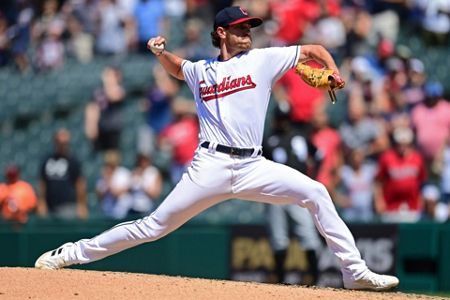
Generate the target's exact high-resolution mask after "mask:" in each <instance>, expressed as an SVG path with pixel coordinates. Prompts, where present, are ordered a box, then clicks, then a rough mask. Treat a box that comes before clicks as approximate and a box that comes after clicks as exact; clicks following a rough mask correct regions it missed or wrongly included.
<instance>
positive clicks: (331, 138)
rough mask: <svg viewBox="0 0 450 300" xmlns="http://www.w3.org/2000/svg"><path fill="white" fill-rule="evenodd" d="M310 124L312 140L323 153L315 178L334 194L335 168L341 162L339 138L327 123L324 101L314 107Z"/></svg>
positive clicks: (336, 168) (336, 132)
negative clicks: (311, 126)
mask: <svg viewBox="0 0 450 300" xmlns="http://www.w3.org/2000/svg"><path fill="white" fill-rule="evenodd" d="M312 125H313V132H312V142H313V144H314V146H316V147H317V148H318V149H319V150H320V151H321V152H322V153H323V159H322V163H321V166H320V168H319V170H318V173H317V177H316V178H317V181H319V182H321V183H323V184H324V185H325V186H326V187H327V189H328V190H329V191H330V193H331V194H334V192H335V188H336V186H335V184H336V182H337V174H338V173H337V170H338V168H339V167H340V165H341V164H342V153H341V150H340V149H341V138H340V136H339V133H338V131H337V130H336V129H334V128H332V127H331V126H330V125H329V123H328V115H327V113H326V105H325V103H324V104H322V105H318V106H317V107H315V109H314V115H313V119H312Z"/></svg>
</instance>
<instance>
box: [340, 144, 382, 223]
mask: <svg viewBox="0 0 450 300" xmlns="http://www.w3.org/2000/svg"><path fill="white" fill-rule="evenodd" d="M348 161H349V162H348V163H345V164H344V165H343V166H342V167H341V168H340V170H339V177H338V180H339V182H338V183H337V184H336V185H337V186H338V189H337V190H338V191H339V192H337V193H336V194H335V198H334V199H335V201H336V204H337V205H338V206H339V207H340V209H341V214H342V217H343V218H344V219H345V220H347V221H350V222H371V221H373V218H374V203H373V197H374V188H373V185H374V182H375V175H376V171H377V168H376V165H375V164H374V163H370V162H368V161H367V160H366V159H365V153H364V151H363V150H362V149H358V148H357V149H353V150H352V151H351V152H350V153H349V158H348Z"/></svg>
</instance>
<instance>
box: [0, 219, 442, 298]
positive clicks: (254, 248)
mask: <svg viewBox="0 0 450 300" xmlns="http://www.w3.org/2000/svg"><path fill="white" fill-rule="evenodd" d="M115 224H116V223H115V222H112V221H108V220H89V221H84V222H80V221H77V222H74V221H73V222H71V221H61V220H41V219H33V220H31V221H30V222H29V224H26V225H25V226H20V225H17V224H10V223H0V247H1V248H0V249H1V253H2V255H0V266H13V267H14V266H21V267H31V266H33V263H34V261H35V259H36V258H37V257H38V256H39V255H40V254H41V253H42V252H44V251H46V250H48V249H52V248H55V247H58V246H59V245H61V244H62V243H64V242H68V241H75V240H78V239H81V238H89V237H93V236H95V235H96V234H98V233H100V232H102V231H104V230H106V229H108V228H110V227H111V226H113V225H115ZM350 229H351V230H352V232H353V234H354V235H355V239H356V242H357V246H358V248H359V249H360V251H361V253H362V255H363V257H364V258H365V259H366V261H367V263H368V265H369V267H371V268H372V269H374V270H375V271H377V270H378V271H380V272H385V273H388V274H395V275H397V276H399V277H400V281H401V285H400V287H399V289H400V290H402V291H417V292H438V291H442V292H450V224H436V223H417V224H370V225H358V224H350ZM289 253H290V254H289V255H288V261H287V262H286V268H288V269H289V270H288V271H290V272H291V273H292V274H293V275H296V274H297V275H299V276H297V277H295V276H293V278H297V279H298V278H300V279H299V280H300V281H299V283H301V277H302V275H303V273H302V272H303V271H304V269H305V266H306V265H305V264H307V262H306V261H305V256H304V253H303V250H302V248H301V245H299V243H297V242H296V241H295V240H293V241H292V242H291V246H290V247H289ZM319 263H320V272H321V277H320V281H319V283H320V284H322V285H327V286H336V287H339V285H340V284H341V283H340V281H339V280H340V273H339V266H338V264H337V261H335V259H334V257H333V256H332V255H331V253H329V250H328V249H327V247H326V246H325V245H324V249H323V251H321V253H320V255H319ZM77 268H81V269H88V270H108V271H123V272H139V273H150V274H165V275H174V276H189V277H200V278H214V279H233V280H251V281H261V282H270V280H271V279H270V278H271V274H272V271H273V256H272V252H271V249H270V246H269V243H268V239H267V234H266V232H265V227H264V226H263V225H261V224H256V225H228V224H226V225H209V224H198V223H195V222H192V223H188V224H186V225H184V226H183V227H181V228H180V229H178V230H176V231H175V232H173V233H172V234H170V235H168V236H167V237H164V238H162V239H160V240H158V241H156V242H153V243H149V244H143V245H140V246H138V247H135V248H133V249H129V250H126V251H124V252H122V253H119V254H116V255H113V256H111V257H108V258H106V259H104V260H101V261H98V262H94V263H91V264H88V265H83V266H77Z"/></svg>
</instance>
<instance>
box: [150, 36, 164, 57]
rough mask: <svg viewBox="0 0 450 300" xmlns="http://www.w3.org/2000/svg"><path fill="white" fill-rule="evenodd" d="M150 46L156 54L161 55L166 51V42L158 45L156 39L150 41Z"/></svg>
mask: <svg viewBox="0 0 450 300" xmlns="http://www.w3.org/2000/svg"><path fill="white" fill-rule="evenodd" d="M148 46H149V48H150V50H151V51H152V52H153V54H155V55H160V54H161V53H163V51H164V44H158V45H156V44H155V40H154V39H152V40H150V41H149V43H148Z"/></svg>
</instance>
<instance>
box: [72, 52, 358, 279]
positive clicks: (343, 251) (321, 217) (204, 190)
mask: <svg viewBox="0 0 450 300" xmlns="http://www.w3.org/2000/svg"><path fill="white" fill-rule="evenodd" d="M300 51H301V47H300V46H291V47H273V48H266V49H254V50H250V51H246V52H242V53H240V54H238V55H237V56H235V57H233V58H231V59H229V60H227V61H220V60H218V59H217V58H215V59H210V60H201V61H198V62H195V63H193V62H190V61H187V60H185V61H183V63H182V71H183V74H184V77H185V80H186V82H187V84H188V86H189V88H190V89H191V90H192V93H193V95H194V97H195V102H196V105H197V111H198V117H199V122H200V140H201V142H200V145H201V146H199V147H198V148H197V151H196V153H195V156H194V159H193V161H192V164H191V166H190V167H189V168H188V170H187V171H186V172H185V173H184V174H183V177H182V179H181V181H180V182H179V183H178V184H177V185H176V187H175V188H174V190H173V191H172V192H171V193H170V194H169V196H168V197H167V198H166V199H165V200H164V201H163V202H162V203H161V205H160V206H159V207H158V208H157V209H156V210H155V211H154V212H153V213H152V214H151V215H149V216H147V217H145V218H142V219H139V220H136V221H132V222H125V223H122V224H118V225H117V226H115V227H113V228H111V229H110V230H108V231H106V232H104V233H102V234H100V235H98V236H96V237H94V238H92V239H86V240H80V241H78V242H76V243H75V246H74V247H71V248H70V250H69V251H67V257H65V259H66V261H67V262H68V263H69V264H77V263H80V264H83V263H88V262H92V261H95V260H99V259H102V258H104V257H106V256H109V255H112V254H114V253H117V252H120V251H122V250H125V249H127V248H130V247H133V246H137V245H139V244H142V243H145V242H151V241H155V240H157V239H159V238H161V237H163V236H165V235H167V234H169V233H170V232H172V231H173V230H175V229H177V228H178V227H180V226H181V225H183V224H184V223H185V222H186V221H188V220H189V219H191V218H192V217H194V216H196V215H197V214H199V213H200V212H202V211H204V210H205V209H207V208H209V207H211V206H213V205H215V204H218V203H220V202H222V201H225V200H227V199H230V198H239V199H245V200H250V201H258V202H265V203H271V204H293V203H296V204H298V205H300V206H302V207H306V208H307V209H308V210H309V212H310V213H311V215H312V216H313V219H314V223H315V225H316V227H317V229H318V230H319V232H320V233H321V234H322V235H323V237H324V238H325V240H326V242H327V244H328V246H329V247H330V249H331V251H332V252H333V253H334V254H335V255H336V257H337V258H338V260H339V261H340V263H341V266H342V272H343V275H344V277H347V278H351V279H357V278H358V277H360V276H361V275H362V274H363V273H364V272H365V271H366V270H367V266H366V264H365V262H364V261H363V260H362V259H361V256H360V253H359V251H358V249H357V248H356V246H355V242H354V239H353V236H352V234H351V233H350V231H349V229H348V228H347V226H346V225H345V224H344V222H343V221H342V220H341V219H340V217H339V216H338V214H337V212H336V210H335V207H334V205H333V202H332V200H331V198H330V196H329V194H328V192H327V190H326V188H325V187H324V186H323V185H322V184H321V183H319V182H316V181H314V180H312V179H311V178H309V177H307V176H305V175H304V174H302V173H300V172H298V171H296V170H294V169H292V168H290V167H287V166H285V165H282V164H278V163H275V162H272V161H269V160H266V159H265V158H263V157H262V156H261V155H260V154H261V151H260V149H261V143H262V137H263V129H264V119H265V116H266V112H267V106H268V103H269V99H270V93H271V87H272V84H273V83H274V82H275V81H276V80H277V79H278V77H280V76H281V75H283V74H284V73H285V72H286V71H287V70H288V69H290V68H292V67H294V66H295V64H296V63H297V61H298V58H299V56H300ZM205 142H208V143H206V145H205ZM206 146H207V148H205V147H206ZM223 146H231V147H239V148H249V149H252V150H247V152H248V153H247V154H248V155H247V156H245V157H244V156H238V155H235V154H225V153H222V152H220V151H219V150H220V149H221V148H223ZM234 152H235V151H234ZM234 152H233V153H234Z"/></svg>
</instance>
